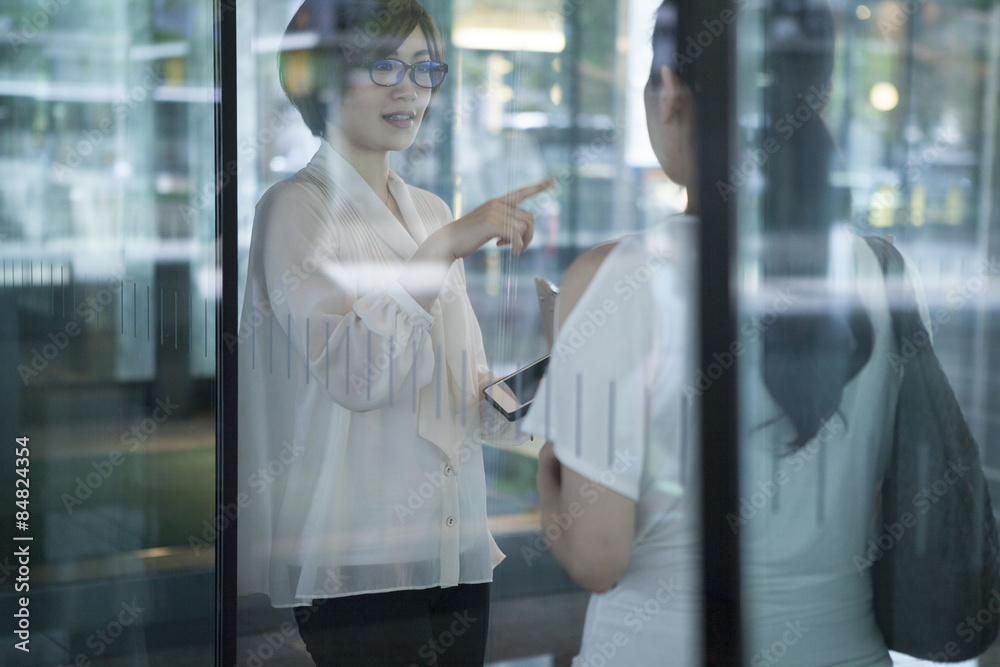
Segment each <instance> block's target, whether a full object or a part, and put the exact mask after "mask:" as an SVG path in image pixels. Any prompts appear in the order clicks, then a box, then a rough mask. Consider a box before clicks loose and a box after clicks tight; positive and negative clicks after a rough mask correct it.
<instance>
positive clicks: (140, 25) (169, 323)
mask: <svg viewBox="0 0 1000 667" xmlns="http://www.w3.org/2000/svg"><path fill="white" fill-rule="evenodd" d="M212 28H213V16H212V3H206V2H195V1H193V0H192V1H166V0H144V1H139V2H127V3H121V2H110V1H104V0H86V1H82V2H67V1H65V0H58V1H57V0H53V1H51V2H35V1H28V0H24V1H21V0H5V2H3V3H0V33H2V34H3V35H4V38H3V44H2V46H0V146H2V148H0V174H2V176H0V311H2V314H0V331H2V333H0V349H2V354H3V357H4V363H3V364H2V379H0V397H2V398H0V433H2V442H3V449H4V452H5V454H4V456H5V459H4V461H3V463H2V464H0V470H2V471H3V472H2V480H3V483H2V486H3V489H4V490H3V498H4V502H3V510H2V512H0V535H2V536H3V544H4V546H3V549H2V552H0V601H2V608H3V614H2V615H3V617H4V619H6V620H5V621H4V624H3V626H4V627H3V632H4V636H5V637H6V638H7V639H6V640H5V641H4V642H3V645H2V647H0V662H2V663H4V664H9V665H28V664H31V665H57V664H59V665H61V664H74V665H81V664H108V665H110V664H151V663H152V664H182V663H187V664H210V663H211V660H212V657H211V656H212V653H213V641H214V637H213V618H214V608H215V607H214V605H215V602H214V598H213V590H214V585H213V580H214V575H215V567H214V542H215V535H216V526H215V521H214V519H213V510H212V508H213V505H214V493H215V464H216V461H215V403H214V397H215V391H216V388H215V338H216V322H215V312H216V305H217V297H216V294H217V290H216V284H217V277H216V258H215V224H214V220H215V212H214V196H215V195H214V188H215V184H214V170H215V157H214V155H215V154H214V150H213V146H214V143H215V130H214V128H213V120H212V118H213V115H212V104H213V102H214V99H215V93H214V74H213V65H212V62H213V48H214V45H213V32H212Z"/></svg>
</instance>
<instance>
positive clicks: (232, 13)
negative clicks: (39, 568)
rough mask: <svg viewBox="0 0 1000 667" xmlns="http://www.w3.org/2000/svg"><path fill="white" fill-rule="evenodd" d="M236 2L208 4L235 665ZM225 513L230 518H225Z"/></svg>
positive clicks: (221, 469) (219, 415) (224, 562)
mask: <svg viewBox="0 0 1000 667" xmlns="http://www.w3.org/2000/svg"><path fill="white" fill-rule="evenodd" d="M238 3H239V0H214V4H215V6H214V11H215V91H216V98H215V244H216V253H217V254H216V258H217V259H216V262H217V264H216V266H217V268H218V269H219V270H218V271H217V273H216V275H217V276H218V277H217V278H216V280H217V290H216V294H217V295H218V300H217V302H216V322H217V323H218V324H217V327H216V339H215V359H216V361H215V363H216V385H215V386H216V397H215V405H216V438H215V448H216V449H215V452H216V453H215V484H216V490H215V494H216V512H215V522H216V530H217V538H216V543H215V619H216V620H215V665H216V667H222V666H223V665H235V664H236V555H237V554H236V530H237V528H236V519H235V514H234V513H224V512H223V509H224V508H227V507H237V503H236V496H237V491H236V484H237V447H236V435H237V433H236V431H237V405H238V404H237V397H238V394H237V391H238V384H237V359H238V357H237V354H238V351H237V348H236V346H234V345H230V346H227V345H226V344H225V343H226V341H235V340H237V335H238V332H239V307H238V304H239V298H238V297H239V295H238V287H237V282H238V278H239V272H238V257H237V253H238V246H237V238H238V227H237V223H238V218H237V192H238V191H237V184H236V176H237V173H236V171H237V161H236V143H237V139H236V137H237V135H236V6H237V4H238ZM227 514H231V515H232V516H231V517H230V516H226V515H227Z"/></svg>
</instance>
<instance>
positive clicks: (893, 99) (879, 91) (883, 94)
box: [868, 81, 899, 111]
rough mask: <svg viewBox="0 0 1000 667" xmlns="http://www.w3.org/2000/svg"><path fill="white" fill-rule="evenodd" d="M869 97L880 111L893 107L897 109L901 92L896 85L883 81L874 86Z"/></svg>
mask: <svg viewBox="0 0 1000 667" xmlns="http://www.w3.org/2000/svg"><path fill="white" fill-rule="evenodd" d="M868 99H869V100H870V101H871V103H872V106H873V107H875V108H876V109H878V110H879V111H890V110H891V109H895V108H896V105H897V104H899V92H898V91H897V90H896V86H894V85H892V84H891V83H888V82H886V81H882V82H880V83H876V84H875V85H874V86H872V89H871V92H870V93H869V94H868Z"/></svg>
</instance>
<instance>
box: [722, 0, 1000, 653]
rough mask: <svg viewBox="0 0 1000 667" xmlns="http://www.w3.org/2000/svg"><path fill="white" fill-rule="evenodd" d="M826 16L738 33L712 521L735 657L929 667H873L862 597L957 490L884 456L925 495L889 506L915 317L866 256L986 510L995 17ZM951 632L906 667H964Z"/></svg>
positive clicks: (778, 13) (812, 14)
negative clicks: (910, 473)
mask: <svg viewBox="0 0 1000 667" xmlns="http://www.w3.org/2000/svg"><path fill="white" fill-rule="evenodd" d="M830 5H832V8H831V6H830ZM830 5H827V3H824V2H819V3H808V2H807V3H795V2H784V1H781V0H776V1H774V2H764V3H747V4H745V5H743V6H742V7H741V8H740V11H739V14H738V28H739V31H740V33H739V34H740V39H739V52H740V56H739V60H738V62H739V68H740V73H739V75H738V76H737V77H736V81H737V84H736V86H737V88H736V90H737V96H738V105H737V117H738V123H739V137H740V140H741V141H742V142H743V143H742V144H741V145H740V151H739V153H738V154H737V156H736V159H735V161H734V167H733V171H732V172H731V178H730V181H729V182H728V183H725V184H720V189H719V192H720V193H722V194H723V195H724V196H735V197H736V198H737V201H738V206H739V211H740V213H739V219H738V234H739V254H738V260H737V265H736V266H737V269H738V276H739V280H738V283H737V290H738V302H739V305H740V317H741V327H740V329H739V331H740V338H739V340H738V341H736V342H735V343H734V348H733V351H732V352H733V353H734V354H737V356H739V357H740V361H741V363H742V364H743V367H742V370H741V373H740V386H741V389H740V406H741V433H742V442H741V447H742V451H743V454H742V458H741V465H742V487H741V500H740V509H739V515H738V516H737V515H736V514H734V515H731V516H730V517H729V520H730V525H731V527H732V529H733V530H734V531H738V532H739V534H740V536H741V540H742V542H741V543H742V547H743V554H742V557H743V564H744V573H743V577H744V601H745V608H744V611H745V614H746V616H745V633H746V634H745V636H746V638H747V642H746V647H745V649H746V654H745V660H746V662H748V663H749V664H775V663H777V662H778V661H779V660H780V661H782V662H785V663H787V664H797V665H798V664H802V665H806V664H886V665H888V664H891V663H897V664H907V665H909V664H929V663H924V662H921V661H920V660H916V661H911V659H910V658H908V657H907V656H904V655H901V654H898V653H892V654H891V656H890V654H889V653H888V652H887V649H886V642H885V636H888V635H885V633H886V632H888V630H887V627H888V625H887V621H886V620H885V618H886V617H883V616H880V617H879V621H878V623H877V622H876V613H881V612H880V610H881V609H883V607H881V606H878V608H877V609H875V608H873V602H872V600H873V598H872V596H873V586H875V588H874V590H875V591H876V595H879V594H880V593H879V592H880V591H884V590H886V589H884V588H882V586H881V584H878V585H875V584H873V581H874V580H875V579H876V578H877V577H876V574H875V573H879V574H878V577H881V576H882V574H881V573H882V572H883V571H882V570H881V568H882V567H883V565H884V564H885V563H886V562H888V560H889V559H890V558H893V557H895V556H897V555H899V553H900V552H902V551H903V550H912V549H914V547H913V546H912V545H913V544H914V543H913V542H910V540H915V539H919V538H916V537H914V536H915V535H918V534H920V531H922V530H924V529H926V526H927V524H926V523H925V521H926V519H924V518H923V517H925V516H930V515H928V514H927V512H929V511H930V510H931V503H932V502H937V501H938V500H940V499H941V498H944V497H948V498H951V497H955V496H954V495H953V494H955V493H957V491H956V490H955V489H950V488H947V487H949V485H948V484H945V483H944V482H942V481H940V480H939V479H938V478H937V477H936V476H935V473H934V472H933V469H932V464H931V463H928V462H929V461H932V460H933V459H932V458H920V457H933V456H934V454H933V452H936V451H940V450H939V449H938V448H939V447H941V446H942V445H941V442H939V441H938V440H937V439H935V438H934V437H933V436H927V435H924V436H923V437H927V438H928V443H924V444H926V445H927V447H928V448H927V449H926V450H922V451H924V452H925V453H924V454H920V455H919V457H918V455H917V454H914V453H913V451H915V450H908V449H905V448H904V447H903V446H902V442H901V445H900V448H899V450H898V457H899V461H902V462H903V463H899V464H898V465H903V464H905V463H906V461H907V460H909V461H911V462H912V461H913V460H914V458H915V457H916V458H917V460H918V461H922V462H923V463H921V465H924V463H926V465H925V467H924V468H922V469H921V470H923V472H921V473H920V475H923V477H922V478H920V479H922V482H920V483H918V484H917V485H916V486H914V487H913V494H912V495H909V496H906V497H903V498H901V499H899V500H898V502H897V501H896V500H893V498H894V497H895V496H890V495H888V494H889V493H890V490H891V489H893V488H895V487H894V486H892V485H891V484H890V483H889V482H886V481H884V480H883V476H884V475H885V474H886V473H887V471H891V470H896V468H895V467H894V466H896V465H897V463H896V462H895V461H896V459H894V458H893V452H894V448H893V437H892V436H893V433H894V429H898V428H899V423H897V422H896V412H895V411H896V406H897V404H900V405H902V406H903V407H902V408H901V410H902V413H901V414H903V415H906V416H905V417H903V421H902V422H900V423H904V424H905V423H912V421H913V420H916V419H918V418H919V416H918V415H915V414H914V412H913V408H912V407H909V408H908V407H907V406H912V405H913V403H912V400H911V401H908V400H906V395H905V394H901V391H903V390H901V389H900V387H901V380H900V378H901V377H903V378H904V380H903V383H904V384H903V386H905V382H906V375H907V374H908V373H909V374H910V378H913V377H916V376H915V375H914V373H915V367H916V365H917V363H920V362H919V359H920V357H915V355H917V354H918V353H919V354H923V351H920V350H918V349H917V348H920V347H922V346H921V345H920V344H919V337H918V342H917V344H916V347H914V346H913V342H912V341H911V340H910V337H903V338H901V339H897V338H896V337H895V334H894V333H893V330H892V327H891V322H892V320H891V317H890V309H889V307H890V305H891V306H892V307H893V308H900V309H906V308H907V307H910V308H911V309H912V308H913V307H915V306H914V300H913V296H908V294H909V293H908V292H906V291H905V290H903V291H894V288H893V287H892V283H890V286H889V287H888V288H887V286H886V285H887V283H886V281H885V279H884V277H883V275H882V271H881V266H880V264H879V262H878V260H877V258H876V255H875V254H874V252H873V251H872V249H871V248H870V247H869V245H868V243H867V242H866V241H865V240H864V239H863V238H862V237H864V236H882V235H891V236H892V237H894V244H895V247H896V248H897V249H898V250H899V251H900V252H901V253H902V254H903V255H904V256H905V257H906V258H907V261H908V266H907V275H908V276H909V278H908V280H909V281H910V283H911V284H913V285H915V286H916V294H917V297H918V300H925V301H926V303H925V304H922V305H925V306H926V309H924V310H921V311H920V312H921V315H922V317H923V321H924V325H925V326H926V327H927V328H928V330H929V331H930V332H931V334H932V336H933V350H934V351H935V352H936V354H937V357H938V358H939V359H940V362H941V365H942V367H943V369H944V371H945V373H946V375H947V377H948V380H949V381H950V384H951V386H952V387H953V389H954V391H955V394H956V396H957V399H958V402H959V404H960V406H961V408H962V411H963V412H964V415H965V418H966V419H967V421H968V424H969V427H970V429H971V431H972V434H973V435H974V436H975V438H976V439H977V440H978V442H979V444H980V446H981V455H982V459H983V462H984V467H985V473H986V480H987V483H988V489H989V491H990V493H991V495H992V497H993V499H994V500H995V499H996V498H997V489H996V486H995V483H996V479H997V474H996V470H995V467H994V466H995V465H996V461H997V456H998V451H997V448H996V444H997V443H996V437H995V435H996V433H997V418H996V415H997V414H1000V413H998V410H997V407H998V406H997V403H996V401H997V399H996V396H997V392H996V391H995V388H996V386H997V382H998V378H1000V376H998V374H997V372H996V371H995V370H990V369H995V368H996V363H995V362H994V361H993V360H994V359H995V357H996V354H997V347H996V343H997V341H998V340H1000V336H998V335H997V329H996V328H997V318H996V310H997V292H996V289H995V284H994V282H995V281H993V280H992V278H993V277H995V276H996V273H997V272H996V268H997V266H996V257H997V254H996V253H997V248H998V226H997V221H998V216H997V208H996V203H995V202H994V196H993V193H994V192H996V186H997V180H996V178H997V177H996V164H997V163H996V157H997V156H996V132H997V120H998V117H997V114H996V102H997V81H998V78H997V72H998V65H1000V60H998V54H1000V32H998V26H1000V23H998V19H1000V13H998V8H997V6H996V4H995V3H989V2H987V3H971V2H950V3H904V2H891V1H886V2H874V3H864V4H858V3H842V2H832V3H830ZM924 340H926V339H924ZM925 345H926V343H925ZM726 352H728V351H726ZM726 352H723V354H725V353H726ZM911 359H917V361H912V362H911V361H910V360H911ZM907 364H911V365H907ZM704 370H705V371H706V372H709V369H704ZM991 389H992V391H991ZM901 396H903V397H902V398H901ZM936 400H937V402H938V403H940V401H943V399H936ZM907 409H909V410H910V411H909V412H907ZM895 432H901V431H898V430H897V431H895ZM912 444H913V445H914V446H915V445H916V444H917V443H915V442H914V443H912ZM926 452H930V453H929V454H928V453H926ZM928 471H930V472H928ZM939 472H940V471H939ZM948 479H951V478H950V477H949V478H948ZM961 483H962V484H964V482H961ZM935 484H937V486H935ZM880 485H881V486H880ZM956 488H957V487H956ZM981 491H982V488H981V487H974V488H973V489H972V491H971V492H970V493H971V494H972V496H971V498H972V499H971V500H970V501H969V502H970V503H971V504H972V505H976V504H977V502H979V505H978V506H979V507H982V497H981V496H980V495H978V494H979V493H981ZM943 494H949V495H947V496H945V495H943ZM943 504H944V503H942V505H943ZM931 539H935V538H931ZM976 539H977V538H976V537H975V536H974V535H972V534H969V533H964V534H963V535H962V536H960V537H957V538H956V539H955V540H954V541H951V540H947V539H944V538H940V536H938V539H937V540H936V542H937V543H939V544H942V543H943V544H947V543H952V544H953V545H954V546H956V547H960V546H961V548H965V547H966V545H973V544H976V543H977V542H976ZM901 545H902V546H901ZM969 548H971V546H969ZM905 553H908V554H910V555H908V557H909V558H915V556H913V555H912V553H911V552H910V551H906V552H905ZM943 569H944V568H943V567H942V568H938V570H943ZM929 579H934V581H937V577H936V575H935V576H934V577H931V578H929ZM878 580H879V581H884V579H882V578H879V579H878ZM934 581H927V582H920V581H907V582H901V584H900V586H898V588H900V589H901V588H904V587H905V588H911V589H912V590H920V589H925V588H926V587H928V586H932V585H935V584H934ZM939 597H940V598H941V601H940V606H937V607H936V608H935V610H934V611H933V612H932V613H933V614H935V615H936V614H938V613H941V614H943V613H944V612H943V611H942V610H943V608H944V605H945V603H946V600H947V597H948V596H947V594H943V593H942V594H941V596H939ZM880 599H884V598H880ZM985 606H987V605H986V603H985V602H984V607H985ZM903 611H904V610H902V609H900V605H897V609H896V612H895V613H896V615H895V616H891V618H894V619H897V620H898V619H900V618H903V616H902V614H903ZM905 611H910V612H912V611H913V610H912V608H910V609H907V610H905ZM983 613H984V614H989V615H992V613H993V612H991V611H989V610H988V609H985V608H984V611H983ZM985 622H986V621H985V620H981V621H979V623H985ZM964 623H965V620H964V619H963V620H962V621H961V622H956V623H954V624H953V625H952V626H951V627H948V628H943V629H942V630H941V632H940V633H938V634H937V635H936V636H938V637H940V640H939V641H937V643H933V644H929V645H928V646H927V648H926V650H922V651H919V652H918V655H917V658H919V659H922V660H937V661H944V660H948V661H949V662H950V661H954V660H956V659H957V657H958V656H960V655H966V653H965V651H968V650H969V647H970V646H974V645H975V643H976V642H978V641H979V639H978V638H977V633H978V632H979V631H978V630H975V629H973V628H972V626H971V625H963V624H964ZM932 625H933V623H927V624H926V627H924V626H921V627H920V628H919V629H918V628H917V627H915V624H907V625H906V627H905V628H904V631H906V632H909V633H910V634H915V635H918V636H919V635H921V634H923V635H925V636H926V635H930V633H931V631H932V628H931V626H932ZM973 625H975V622H974V623H973ZM880 630H882V631H883V632H880ZM884 635H885V636H884ZM993 654H994V651H993V650H990V651H989V652H987V653H986V654H985V655H984V656H982V657H981V658H980V659H979V664H994V662H995V661H996V657H995V656H994V655H993ZM969 664H975V661H972V662H970V663H969Z"/></svg>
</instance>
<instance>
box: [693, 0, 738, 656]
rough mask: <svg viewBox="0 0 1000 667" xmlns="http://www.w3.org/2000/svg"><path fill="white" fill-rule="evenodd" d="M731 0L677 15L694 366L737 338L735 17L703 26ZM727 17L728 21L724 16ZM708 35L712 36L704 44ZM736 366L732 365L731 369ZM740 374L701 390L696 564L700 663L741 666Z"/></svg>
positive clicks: (698, 1)
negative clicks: (695, 152) (690, 217)
mask: <svg viewBox="0 0 1000 667" xmlns="http://www.w3.org/2000/svg"><path fill="white" fill-rule="evenodd" d="M735 10H736V7H735V6H734V3H733V2H732V1H731V0H683V1H682V3H681V5H680V12H679V17H678V28H679V30H678V45H679V49H680V50H682V51H684V49H686V48H687V46H688V45H690V44H695V45H698V46H699V47H700V48H701V51H700V52H698V51H697V49H695V48H694V47H692V50H691V53H692V54H694V53H697V54H698V55H696V56H693V57H692V62H691V63H690V64H688V65H687V66H689V67H692V68H695V69H696V74H697V76H696V80H697V81H700V82H701V86H702V90H701V91H700V93H696V98H697V99H698V100H699V102H700V105H699V108H698V122H699V137H698V139H699V147H700V148H699V156H698V159H699V172H700V173H699V183H700V188H699V189H700V198H701V201H700V210H701V224H700V225H699V241H698V243H699V252H700V268H699V274H700V275H699V285H700V292H699V294H700V304H699V324H700V330H699V340H700V351H699V367H700V368H706V367H708V366H709V365H710V364H711V363H712V362H713V361H714V360H713V357H712V353H713V352H717V351H718V350H725V349H728V348H729V346H730V344H731V343H732V341H734V340H736V298H735V291H734V289H733V287H732V275H733V266H734V261H735V257H736V252H735V242H736V208H735V205H734V204H735V199H734V198H728V200H727V199H723V198H722V197H720V196H719V194H718V188H717V187H716V184H717V183H725V182H726V181H727V179H728V177H729V162H730V159H729V158H730V154H731V151H732V146H733V144H734V136H735V126H736V122H735V114H734V111H735V104H736V91H735V85H736V80H735V72H736V36H735V24H729V25H727V28H726V29H725V30H723V31H722V33H721V34H720V35H715V34H713V33H712V32H711V31H709V30H708V27H707V26H709V25H710V24H718V23H719V21H720V17H724V16H726V15H725V14H724V12H726V11H729V12H734V13H735ZM727 23H728V22H727ZM705 35H710V36H711V37H712V39H711V40H710V41H709V43H708V44H705V41H706V38H705ZM734 370H737V371H738V368H736V367H734ZM737 381H738V372H730V373H725V374H723V375H722V376H721V377H719V378H718V379H717V380H715V381H714V382H713V383H712V385H711V386H710V387H709V388H708V389H706V390H705V391H704V393H703V395H702V397H701V400H702V405H701V442H702V448H701V451H702V456H701V470H702V522H701V532H702V549H703V555H702V565H703V574H702V578H703V591H704V595H705V597H704V605H705V606H704V611H703V614H704V617H703V621H704V626H703V627H704V642H705V644H704V645H705V653H704V663H705V664H706V665H738V664H740V661H741V658H742V648H741V645H742V642H741V621H740V549H739V538H738V536H737V535H736V534H735V533H734V532H733V531H732V530H731V529H730V528H729V525H728V524H727V523H726V519H725V517H726V515H727V514H729V513H735V514H738V513H739V433H738V406H737Z"/></svg>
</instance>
